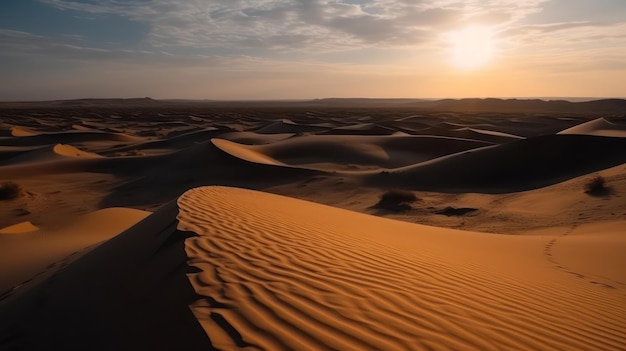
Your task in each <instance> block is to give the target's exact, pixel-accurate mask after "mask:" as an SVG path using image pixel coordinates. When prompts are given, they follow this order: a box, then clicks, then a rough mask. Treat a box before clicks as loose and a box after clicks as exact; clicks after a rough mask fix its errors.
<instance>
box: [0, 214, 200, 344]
mask: <svg viewBox="0 0 626 351" xmlns="http://www.w3.org/2000/svg"><path fill="white" fill-rule="evenodd" d="M176 213H177V209H176V205H175V203H170V204H169V205H166V206H164V207H163V208H162V209H161V210H159V211H157V212H156V213H154V215H152V216H149V217H148V218H146V219H145V220H143V221H141V222H140V223H138V224H137V225H135V226H134V227H132V228H130V229H129V230H127V231H126V232H124V233H123V234H121V235H119V236H117V237H115V238H114V239H112V240H110V241H108V242H106V243H105V244H103V245H101V246H99V247H97V248H96V249H94V250H92V251H91V252H89V253H88V254H86V255H85V256H83V257H81V258H79V259H77V260H76V261H74V262H73V263H71V264H70V265H69V266H68V267H66V268H65V269H64V270H62V271H61V272H59V273H57V274H56V275H55V276H54V277H53V279H49V280H47V281H44V282H43V283H41V284H39V285H38V286H35V287H33V288H32V289H31V290H29V291H26V292H24V293H21V294H20V295H18V296H9V297H8V298H6V299H5V300H3V301H0V315H1V316H2V318H0V349H2V350H13V349H19V350H211V349H212V348H211V345H210V344H209V343H208V340H207V338H206V336H205V334H204V333H203V331H202V328H201V327H200V325H199V324H198V322H197V320H196V319H195V318H194V316H193V314H192V313H191V311H190V310H189V308H188V305H189V304H190V303H192V302H193V301H194V300H196V299H197V296H196V295H195V293H194V290H193V288H192V287H191V285H190V284H189V280H188V279H187V277H186V274H187V273H188V269H189V267H188V266H187V265H186V264H185V261H186V259H187V257H186V256H185V251H184V240H185V239H186V238H187V237H188V236H189V235H190V234H189V233H184V232H181V231H178V230H177V229H176V226H177V221H176Z"/></svg>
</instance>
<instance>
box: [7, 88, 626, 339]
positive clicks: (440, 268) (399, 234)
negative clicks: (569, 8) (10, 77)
mask: <svg viewBox="0 0 626 351" xmlns="http://www.w3.org/2000/svg"><path fill="white" fill-rule="evenodd" d="M625 111H626V101H624V100H618V99H613V100H605V101H591V102H584V103H583V102H581V103H568V102H564V101H539V100H527V101H526V100H498V99H484V100H478V99H466V100H441V101H426V100H424V101H421V100H385V99H382V100H367V99H355V100H351V99H347V100H342V99H321V100H314V101H301V102H238V103H234V102H231V103H225V102H224V103H222V102H210V101H209V102H180V101H156V100H152V99H131V100H122V99H111V100H93V99H83V100H76V101H53V102H41V103H0V350H5V349H6V350H41V349H54V350H57V349H94V350H139V349H151V350H176V349H181V350H207V349H208V350H211V349H219V350H238V349H249V350H255V349H265V350H281V349H282V350H326V349H336V350H368V349H371V350H396V349H416V350H435V349H442V350H443V349H455V350H491V349H493V350H509V349H510V350H517V349H528V350H624V349H626V270H624V268H623V267H626V236H625V235H624V234H625V233H626V229H625V228H626V152H625V151H624V150H626V115H625V114H624V113H625ZM390 190H395V191H396V194H397V193H398V192H400V193H401V194H404V195H403V196H404V197H405V200H401V199H397V198H396V200H393V201H396V202H395V203H393V201H392V203H388V202H387V203H385V202H381V203H379V200H381V199H382V197H383V195H384V194H386V193H388V192H389V191H390ZM391 193H392V194H393V192H391ZM406 196H408V198H409V200H406Z"/></svg>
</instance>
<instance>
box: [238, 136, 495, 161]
mask: <svg viewBox="0 0 626 351" xmlns="http://www.w3.org/2000/svg"><path fill="white" fill-rule="evenodd" d="M229 145H230V144H229ZM486 145H490V144H489V143H486V142H480V141H474V140H467V139H456V138H446V137H439V136H355V135H351V136H345V135H344V136H329V135H314V136H303V137H294V138H291V139H288V140H282V141H277V142H275V143H272V144H269V145H259V146H246V145H237V144H233V145H232V148H231V150H230V152H232V153H235V152H236V150H240V152H239V153H240V154H244V153H250V154H256V155H264V156H265V157H269V158H271V159H273V160H277V161H279V162H282V163H285V164H289V165H293V166H306V165H315V164H321V163H323V164H334V165H335V167H337V168H341V167H345V166H346V165H361V166H375V167H381V168H396V167H402V166H406V165H412V164H416V163H419V162H423V161H427V160H430V159H433V158H436V157H440V156H443V155H448V154H452V153H456V152H460V151H465V150H470V149H475V148H479V147H483V146H486ZM244 150H245V151H244Z"/></svg>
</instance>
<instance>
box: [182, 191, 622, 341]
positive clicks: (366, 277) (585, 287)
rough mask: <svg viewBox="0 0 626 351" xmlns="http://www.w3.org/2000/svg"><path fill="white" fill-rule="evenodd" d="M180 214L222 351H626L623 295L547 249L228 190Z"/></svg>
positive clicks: (196, 196)
mask: <svg viewBox="0 0 626 351" xmlns="http://www.w3.org/2000/svg"><path fill="white" fill-rule="evenodd" d="M178 206H179V215H178V219H179V225H178V228H179V229H180V230H184V231H193V232H195V233H196V234H198V236H197V237H190V238H189V239H187V241H186V248H185V250H186V252H187V255H188V257H189V259H190V261H189V264H190V265H192V266H194V267H196V268H198V269H199V270H200V272H199V273H192V274H189V275H188V277H189V279H190V281H191V283H192V285H193V286H194V289H195V290H196V292H197V293H198V294H200V295H202V296H204V298H203V299H201V300H199V301H197V302H195V303H194V304H193V305H192V311H193V313H194V315H195V316H196V318H198V320H199V321H200V323H201V324H202V326H203V328H204V330H205V331H206V333H207V335H208V336H209V338H210V340H211V343H212V345H213V346H214V347H216V348H219V349H227V350H234V349H243V348H246V347H251V348H259V349H268V350H294V349H298V350H305V349H306V350H318V349H341V350H368V349H371V350H396V349H397V350H401V349H446V348H453V349H464V350H469V349H480V350H490V349H526V348H528V349H570V350H571V349H623V348H625V347H626V328H624V327H625V326H626V321H625V320H624V318H623V316H624V315H626V306H625V305H624V303H623V293H624V290H623V289H624V287H623V286H622V287H612V288H607V287H603V286H599V285H593V284H589V282H587V281H585V280H582V279H577V278H576V277H574V276H573V275H570V274H566V273H565V272H563V271H561V270H559V269H558V268H557V267H555V266H554V265H553V264H552V263H551V262H550V261H549V260H547V258H546V256H545V254H544V246H545V244H546V242H547V241H548V240H547V239H546V238H543V237H540V236H501V235H486V234H480V233H472V232H460V231H455V230H449V229H442V228H433V227H426V226H420V225H415V224H408V223H403V222H395V221H390V220H386V219H380V218H376V217H371V216H366V215H363V214H358V213H353V212H349V211H345V210H340V209H335V208H331V207H327V206H322V205H316V204H312V203H308V202H305V201H301V200H295V199H290V198H285V197H281V196H277V195H270V194H264V193H259V192H256V191H250V190H243V189H235V188H223V187H204V188H196V189H193V190H190V191H188V192H187V193H185V194H184V195H183V196H181V197H180V198H179V200H178ZM312 213H315V216H312V215H311V214H312ZM388 233H393V235H389V234H388Z"/></svg>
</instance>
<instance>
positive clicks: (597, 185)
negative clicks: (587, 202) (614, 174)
mask: <svg viewBox="0 0 626 351" xmlns="http://www.w3.org/2000/svg"><path fill="white" fill-rule="evenodd" d="M607 190H608V189H607V187H606V181H605V180H604V178H603V177H602V176H601V175H597V176H595V177H593V178H591V179H589V180H588V181H587V183H585V192H586V193H589V194H599V193H604V192H606V191H607Z"/></svg>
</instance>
